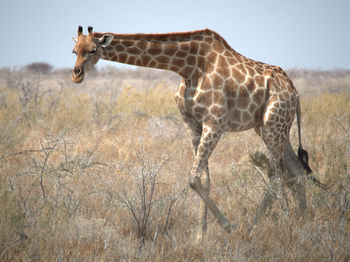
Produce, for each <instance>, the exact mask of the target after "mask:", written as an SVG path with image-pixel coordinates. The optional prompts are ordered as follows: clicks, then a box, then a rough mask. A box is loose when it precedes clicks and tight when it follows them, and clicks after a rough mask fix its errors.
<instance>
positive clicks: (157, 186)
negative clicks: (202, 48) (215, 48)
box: [0, 68, 350, 261]
mask: <svg viewBox="0 0 350 262" xmlns="http://www.w3.org/2000/svg"><path fill="white" fill-rule="evenodd" d="M288 74H289V75H290V76H291V78H292V79H293V81H294V83H295V85H296V86H297V88H298V90H299V91H300V93H301V95H302V139H303V144H304V147H305V148H306V149H307V150H308V151H309V156H310V165H311V167H312V169H313V170H314V171H315V174H314V175H315V176H316V177H317V178H318V179H320V180H321V181H322V182H324V183H327V184H328V185H330V188H329V189H328V190H322V189H320V188H318V187H316V186H315V185H313V184H312V183H308V184H307V200H308V204H309V209H308V211H307V214H306V215H305V217H304V218H303V219H302V218H299V217H298V216H296V214H295V203H294V202H293V199H292V197H291V194H290V193H289V192H288V190H285V191H284V194H283V196H281V197H279V198H278V201H277V202H276V204H275V205H274V206H273V208H272V210H271V211H270V213H269V215H268V216H266V217H265V218H264V219H262V220H261V222H260V223H259V224H258V225H257V226H256V227H255V228H254V230H253V231H251V232H248V228H249V227H250V225H251V223H252V221H253V219H254V215H255V209H256V208H257V205H258V203H259V202H260V200H261V197H262V194H263V193H264V188H265V187H266V183H265V179H264V177H265V174H262V173H261V172H260V171H259V170H258V169H257V168H256V167H255V166H254V165H252V163H251V162H250V154H253V153H254V152H256V151H262V152H264V150H265V148H264V145H263V144H262V142H261V141H260V140H259V138H258V137H257V136H256V135H255V133H254V132H253V131H247V132H242V133H227V134H225V135H224V136H223V138H222V139H221V141H220V142H219V144H218V146H217V148H216V149H215V151H214V153H213V155H212V157H211V159H210V162H209V168H210V170H211V178H212V179H211V181H212V189H211V196H212V198H213V200H214V201H215V202H216V203H217V204H218V206H219V207H220V208H221V209H222V210H223V212H224V213H225V214H226V215H227V217H228V218H229V219H230V221H232V222H233V223H235V224H238V228H237V229H235V230H234V231H233V232H232V233H231V234H230V235H228V234H226V233H225V232H224V231H223V230H222V229H221V228H220V227H219V226H218V225H216V224H215V220H214V219H213V217H212V216H211V214H210V215H209V221H210V224H209V229H208V234H207V236H206V239H205V240H204V241H203V242H202V243H199V244H198V243H196V241H195V233H196V228H197V219H196V216H197V209H198V202H199V199H198V197H197V196H196V195H195V193H193V192H192V191H191V190H189V189H188V187H187V176H188V174H189V171H190V169H191V165H192V161H193V156H192V149H191V143H190V138H189V135H188V134H187V132H186V130H185V127H184V124H183V122H182V120H181V118H180V114H179V112H178V110H177V107H176V104H175V102H174V98H173V94H174V93H175V90H176V88H177V85H178V83H179V78H178V77H177V76H176V75H174V74H171V73H166V72H162V71H155V70H135V71H128V70H116V69H112V68H106V69H104V70H102V71H100V72H93V73H91V74H90V75H88V76H87V79H86V80H85V82H84V83H83V84H81V85H75V84H73V83H72V82H71V80H70V76H71V73H70V72H69V71H67V70H60V71H54V72H51V73H48V74H45V75H42V74H34V73H30V72H26V71H23V70H10V69H6V68H4V69H1V70H0V127H1V132H0V173H1V175H0V207H1V208H0V261H349V260H350V238H349V237H350V72H349V71H339V70H338V71H306V70H297V69H293V70H289V71H288ZM291 141H292V144H293V145H297V133H296V125H294V126H293V128H292V132H291Z"/></svg>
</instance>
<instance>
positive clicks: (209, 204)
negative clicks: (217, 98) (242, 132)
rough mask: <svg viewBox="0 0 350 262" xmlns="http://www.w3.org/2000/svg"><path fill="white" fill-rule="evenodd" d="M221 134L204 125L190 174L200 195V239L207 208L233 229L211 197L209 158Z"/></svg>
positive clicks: (204, 225)
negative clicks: (202, 178)
mask: <svg viewBox="0 0 350 262" xmlns="http://www.w3.org/2000/svg"><path fill="white" fill-rule="evenodd" d="M220 135H221V134H219V133H218V132H216V135H214V132H213V131H212V129H211V128H210V127H208V126H203V132H202V136H201V139H200V144H199V146H198V149H197V152H196V156H195V162H194V164H193V168H192V171H191V175H190V181H189V185H190V187H191V188H192V189H193V190H194V191H195V192H196V193H197V194H198V195H199V197H200V198H201V201H200V213H199V225H200V228H199V231H198V239H202V238H203V236H204V235H205V233H206V229H207V209H208V208H209V210H210V211H211V212H212V213H213V215H214V216H215V218H216V219H217V220H218V222H219V224H220V226H221V227H222V228H224V229H225V230H226V231H227V232H228V233H230V232H231V230H232V225H231V224H230V222H229V221H228V219H227V218H226V217H225V216H224V215H223V214H222V212H221V211H220V210H219V209H218V207H217V206H216V204H215V203H214V201H213V200H212V199H211V198H210V197H209V188H210V178H209V169H208V158H209V156H210V155H211V153H212V151H213V150H214V148H215V146H216V144H217V142H218V140H219V138H220ZM202 174H205V179H204V184H202V181H201V176H202Z"/></svg>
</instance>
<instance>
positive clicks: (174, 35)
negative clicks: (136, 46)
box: [93, 28, 231, 49]
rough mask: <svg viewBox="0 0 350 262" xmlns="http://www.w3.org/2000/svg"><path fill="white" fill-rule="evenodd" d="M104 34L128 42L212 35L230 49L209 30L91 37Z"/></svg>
mask: <svg viewBox="0 0 350 262" xmlns="http://www.w3.org/2000/svg"><path fill="white" fill-rule="evenodd" d="M104 34H111V35H113V36H114V38H115V39H129V40H140V39H145V40H158V41H162V40H169V39H172V38H175V39H179V40H181V39H186V38H188V37H191V36H193V35H196V34H199V35H201V34H202V35H203V34H204V35H208V36H210V35H212V36H214V37H216V38H217V39H221V40H222V42H223V43H224V45H225V46H226V47H228V48H229V49H231V46H230V45H229V44H228V43H227V41H226V40H225V39H224V38H223V37H222V36H221V35H219V34H218V33H217V32H215V31H213V30H210V29H207V28H206V29H201V30H194V31H186V32H173V33H151V34H145V33H139V34H118V33H99V32H94V33H93V36H94V37H96V38H100V37H102V36H103V35H104Z"/></svg>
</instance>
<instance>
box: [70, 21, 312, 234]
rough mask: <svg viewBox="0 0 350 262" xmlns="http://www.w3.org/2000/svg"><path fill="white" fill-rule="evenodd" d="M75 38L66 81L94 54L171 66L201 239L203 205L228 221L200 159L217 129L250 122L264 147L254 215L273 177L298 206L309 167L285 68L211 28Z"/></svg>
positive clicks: (268, 198)
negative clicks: (265, 178)
mask: <svg viewBox="0 0 350 262" xmlns="http://www.w3.org/2000/svg"><path fill="white" fill-rule="evenodd" d="M88 32H89V34H88V35H84V34H83V29H82V27H79V29H78V37H77V38H73V39H74V41H75V42H76V45H75V47H74V49H73V53H75V54H76V55H77V60H76V64H75V67H74V70H73V81H74V82H76V83H80V82H82V81H83V80H84V75H85V73H86V72H88V71H89V70H90V69H91V68H92V67H93V66H94V65H95V64H96V63H97V62H98V60H99V59H106V60H111V61H115V62H119V63H127V64H131V65H136V66H143V67H151V68H159V69H165V70H171V71H174V72H176V73H178V74H179V75H180V76H181V77H182V82H181V84H180V87H179V90H178V91H177V93H176V94H175V101H176V103H177V105H178V107H179V109H180V112H181V114H182V117H183V119H184V121H185V123H186V124H187V126H188V128H189V130H190V132H191V135H192V144H193V151H194V163H193V167H192V170H191V172H190V176H189V185H190V186H191V188H192V189H194V191H195V192H197V193H198V195H199V196H200V198H201V199H202V200H201V203H200V218H199V224H200V229H199V232H198V235H199V238H201V237H202V236H203V235H204V234H205V231H206V229H207V208H209V209H210V210H211V212H212V213H213V214H214V216H215V217H216V218H217V219H218V222H219V224H220V225H221V226H222V227H223V228H224V229H225V230H226V231H227V232H230V231H231V228H232V227H231V224H230V223H229V221H228V220H227V219H226V217H225V216H224V215H223V214H222V213H221V212H220V210H219V209H218V208H217V206H216V205H215V204H214V202H213V201H212V200H211V198H210V197H209V187H210V179H209V168H208V159H209V157H210V155H211V153H212V152H213V150H214V148H215V146H216V144H217V142H218V141H219V139H220V137H221V135H222V134H223V133H224V132H226V131H234V132H239V131H243V130H248V129H252V128H254V129H255V131H256V133H257V134H258V135H259V136H260V137H261V139H262V140H263V141H264V143H265V144H266V146H267V149H268V152H269V155H270V163H271V167H272V169H273V172H272V174H273V175H272V176H271V177H270V180H271V186H270V187H269V188H268V189H267V192H266V194H265V196H264V198H263V200H262V203H261V205H260V208H259V211H258V215H257V217H258V216H259V214H263V213H264V212H265V210H266V208H268V207H269V206H271V205H272V203H273V200H274V195H275V191H276V187H277V186H279V185H276V181H277V180H278V179H276V178H281V179H282V180H284V181H286V182H288V183H286V184H287V185H288V186H289V187H290V189H291V191H292V193H293V195H294V197H295V199H296V201H297V202H298V203H299V207H300V209H301V210H304V209H306V206H307V204H306V197H305V186H304V182H303V181H304V180H303V179H301V178H302V177H303V175H304V170H305V169H306V170H307V171H311V169H310V167H309V166H308V163H307V160H306V158H305V156H306V155H307V154H306V151H305V150H303V149H302V146H301V138H300V101H299V95H298V92H297V90H296V89H295V87H294V85H293V83H292V81H291V80H290V78H289V77H288V76H287V74H286V73H285V72H284V71H283V70H282V69H281V68H280V67H278V66H272V65H268V64H265V63H262V62H258V61H255V60H252V59H249V58H247V57H245V56H243V55H241V54H239V53H238V52H236V51H235V50H233V49H232V48H231V47H230V45H229V44H228V43H227V42H226V41H225V40H224V39H223V38H222V37H221V36H220V35H219V34H217V33H216V32H214V31H212V30H209V29H205V30H199V31H192V32H182V33H169V34H114V33H97V32H95V33H94V32H92V27H89V28H88ZM295 115H297V117H298V121H297V123H298V130H299V133H298V134H299V158H298V157H297V156H296V154H295V153H294V151H293V150H292V147H291V145H290V142H289V133H290V129H291V126H292V123H293V120H294V117H295Z"/></svg>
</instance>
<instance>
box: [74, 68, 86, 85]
mask: <svg viewBox="0 0 350 262" xmlns="http://www.w3.org/2000/svg"><path fill="white" fill-rule="evenodd" d="M72 80H73V82H74V83H77V84H79V83H81V82H83V80H84V68H82V67H74V69H73V77H72Z"/></svg>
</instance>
